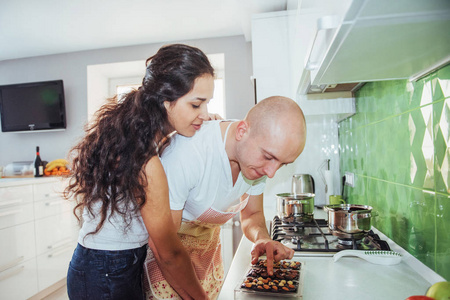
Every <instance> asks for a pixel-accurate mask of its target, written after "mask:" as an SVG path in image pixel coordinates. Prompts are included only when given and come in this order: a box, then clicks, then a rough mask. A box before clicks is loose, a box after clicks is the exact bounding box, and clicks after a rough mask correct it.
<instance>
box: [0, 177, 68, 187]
mask: <svg viewBox="0 0 450 300" xmlns="http://www.w3.org/2000/svg"><path fill="white" fill-rule="evenodd" d="M62 180H64V178H63V177H56V176H55V177H40V178H35V177H23V178H0V187H10V186H19V185H27V184H35V183H46V182H56V181H62Z"/></svg>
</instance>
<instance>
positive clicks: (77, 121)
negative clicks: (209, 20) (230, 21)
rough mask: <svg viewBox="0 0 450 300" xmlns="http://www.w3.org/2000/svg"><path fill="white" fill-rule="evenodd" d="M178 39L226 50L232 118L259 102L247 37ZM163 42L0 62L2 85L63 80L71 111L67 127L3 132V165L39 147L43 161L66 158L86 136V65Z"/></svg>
mask: <svg viewBox="0 0 450 300" xmlns="http://www.w3.org/2000/svg"><path fill="white" fill-rule="evenodd" d="M179 42H180V43H186V44H189V45H192V46H195V47H198V48H200V49H202V50H203V51H204V52H205V53H206V54H212V53H224V54H225V76H226V87H225V97H226V101H227V108H226V115H227V117H228V118H236V119H240V118H243V117H244V116H245V114H246V112H247V111H248V110H249V109H250V108H251V107H252V106H253V104H254V95H253V86H252V84H251V81H250V76H251V75H252V59H251V55H252V53H251V44H250V43H248V42H246V41H245V39H244V36H234V37H226V38H212V39H201V40H190V41H179ZM163 44H164V43H159V44H146V45H139V46H130V47H119V48H108V49H101V50H92V51H81V52H73V53H66V54H58V55H48V56H40V57H31V58H25V59H17V60H7V61H0V85H3V84H14V83H23V82H34V81H46V80H55V79H62V80H63V81H64V88H65V96H66V111H67V129H66V130H65V131H63V132H39V133H38V132H33V133H3V132H0V166H5V165H7V164H8V163H11V162H13V161H26V160H34V156H35V147H36V146H40V148H41V149H40V150H41V157H42V159H43V160H48V161H50V160H53V159H57V158H63V157H66V155H67V153H68V150H69V149H70V148H71V147H72V146H73V145H74V144H75V143H76V141H77V140H78V139H79V138H81V137H82V135H83V126H84V124H85V122H86V121H87V67H88V66H89V65H95V64H106V63H115V62H123V61H135V60H145V59H147V58H148V57H150V56H151V55H153V54H154V53H156V51H157V50H158V49H159V48H160V47H161V46H162V45H163ZM143 75H144V74H142V76H143Z"/></svg>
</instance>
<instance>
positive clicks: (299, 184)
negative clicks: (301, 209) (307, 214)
mask: <svg viewBox="0 0 450 300" xmlns="http://www.w3.org/2000/svg"><path fill="white" fill-rule="evenodd" d="M292 194H294V195H303V194H314V179H313V177H312V176H311V175H309V174H294V175H293V176H292Z"/></svg>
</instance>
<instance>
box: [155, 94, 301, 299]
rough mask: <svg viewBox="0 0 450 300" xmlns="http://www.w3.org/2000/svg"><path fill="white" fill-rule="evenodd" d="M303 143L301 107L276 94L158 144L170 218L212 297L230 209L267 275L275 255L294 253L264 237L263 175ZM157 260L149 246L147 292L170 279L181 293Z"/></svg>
mask: <svg viewBox="0 0 450 300" xmlns="http://www.w3.org/2000/svg"><path fill="white" fill-rule="evenodd" d="M305 141H306V125H305V119H304V116H303V112H302V110H301V109H300V107H299V106H298V105H297V103H295V101H293V100H291V99H289V98H285V97H280V96H275V97H270V98H267V99H264V100H263V101H261V102H259V103H258V104H256V105H255V106H254V107H253V108H252V109H251V110H250V111H249V112H248V113H247V116H246V117H245V119H244V120H240V121H223V120H219V121H210V122H206V123H205V124H204V125H203V126H202V128H201V129H200V130H199V131H198V132H197V133H196V134H195V135H194V136H193V137H192V138H186V137H183V136H181V135H177V136H175V137H174V139H173V140H172V142H171V144H170V146H169V147H168V148H167V149H166V150H164V153H163V154H162V157H161V161H162V164H163V166H164V169H165V171H166V175H167V179H168V183H169V194H170V206H171V210H172V216H173V219H174V222H175V224H176V226H177V228H180V229H179V231H178V234H179V236H180V238H181V241H182V243H183V245H184V246H185V248H186V249H187V251H188V252H189V254H190V257H191V260H192V263H193V264H194V266H195V270H196V273H197V276H198V278H199V280H200V282H201V283H202V286H203V287H204V289H205V291H206V292H207V293H208V296H209V297H210V299H214V298H215V297H216V296H217V295H218V293H219V291H220V287H221V285H222V280H223V276H224V275H223V265H222V258H221V251H220V226H221V225H223V224H224V223H226V222H227V221H228V220H230V219H232V218H233V217H234V216H235V215H237V214H239V213H240V218H241V224H242V230H243V232H244V234H245V236H246V237H247V238H248V239H249V240H250V241H252V242H253V243H254V244H255V246H254V248H253V250H252V262H253V263H255V262H256V261H257V260H258V258H259V257H260V256H261V255H263V254H264V253H265V254H266V256H267V260H268V272H269V274H272V272H273V270H272V267H273V266H272V260H273V259H275V260H276V261H279V260H282V259H290V258H292V256H293V255H294V251H293V250H292V249H290V248H288V247H285V246H284V245H282V244H281V243H279V242H275V241H273V240H272V239H271V238H270V236H269V233H268V231H267V228H266V223H265V217H264V211H263V192H264V187H265V180H266V178H267V177H269V178H272V177H273V176H274V175H275V172H276V171H277V170H278V169H279V168H280V167H281V166H283V165H286V164H289V163H292V162H294V160H295V159H296V158H297V157H298V156H299V155H300V153H301V152H302V151H303V148H304V147H305ZM150 244H151V243H150ZM157 259H158V254H157V253H153V252H152V251H151V250H149V255H148V258H147V263H146V266H147V274H148V276H149V285H150V287H151V290H152V292H153V294H155V295H159V296H163V295H164V293H166V292H167V291H169V293H170V292H174V291H173V290H172V289H171V287H170V285H172V287H173V288H174V289H175V290H176V291H177V292H178V293H180V294H181V295H183V291H180V290H179V289H177V287H176V283H175V282H173V281H171V280H170V278H167V279H166V278H164V275H163V274H162V273H161V271H160V270H159V268H158V266H157ZM169 284H170V285H169ZM161 293H162V294H161Z"/></svg>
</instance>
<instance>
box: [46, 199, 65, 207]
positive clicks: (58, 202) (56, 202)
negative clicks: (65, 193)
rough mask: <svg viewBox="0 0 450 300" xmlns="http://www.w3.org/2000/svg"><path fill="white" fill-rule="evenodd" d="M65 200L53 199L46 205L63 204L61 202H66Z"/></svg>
mask: <svg viewBox="0 0 450 300" xmlns="http://www.w3.org/2000/svg"><path fill="white" fill-rule="evenodd" d="M64 202H65V200H56V201H51V202H45V205H46V206H53V205H58V204H61V203H64Z"/></svg>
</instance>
